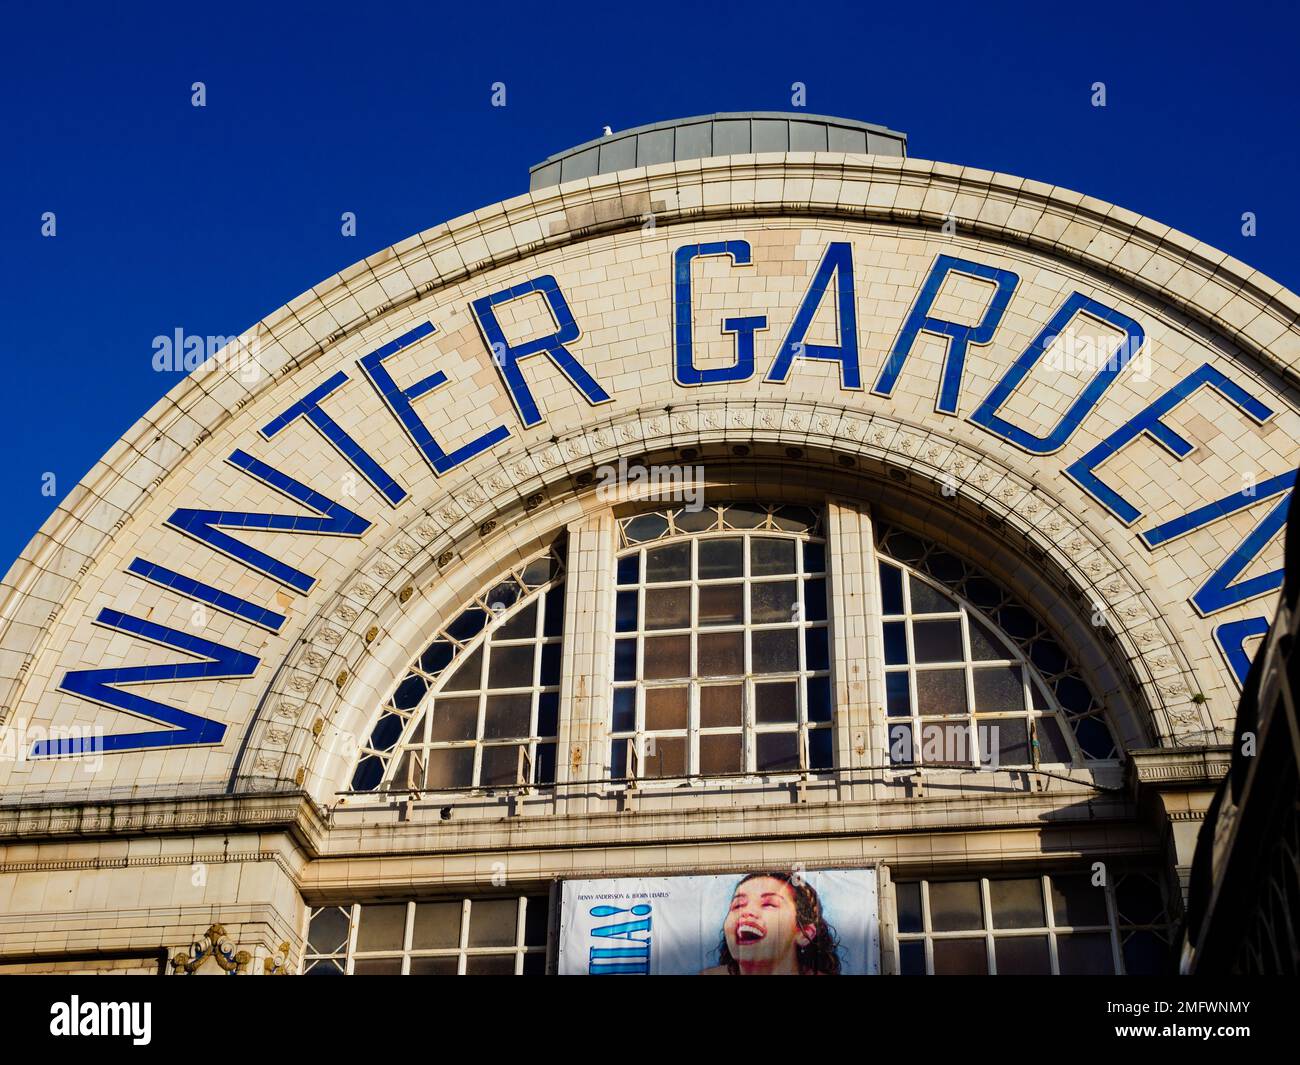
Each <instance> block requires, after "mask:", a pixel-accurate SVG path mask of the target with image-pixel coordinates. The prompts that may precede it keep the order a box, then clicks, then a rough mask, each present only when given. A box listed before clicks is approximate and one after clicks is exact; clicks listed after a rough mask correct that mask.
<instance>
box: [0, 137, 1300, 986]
mask: <svg viewBox="0 0 1300 1065" xmlns="http://www.w3.org/2000/svg"><path fill="white" fill-rule="evenodd" d="M905 144H906V142H905V138H904V137H902V135H900V134H896V133H892V132H891V131H888V130H884V129H881V128H879V127H874V126H867V125H865V124H862V123H856V122H849V121H844V120H840V119H821V118H817V117H816V116H806V115H781V114H766V113H762V114H746V115H722V116H712V117H708V118H698V119H688V120H683V121H681V122H676V123H667V124H661V125H658V126H653V127H645V128H643V129H639V130H633V131H630V132H628V133H624V134H618V135H615V136H612V137H606V138H603V139H602V140H600V141H597V142H593V143H592V144H589V145H583V146H580V147H579V148H576V149H573V150H572V151H570V152H566V153H562V154H561V155H560V156H557V157H554V158H553V159H550V160H547V161H546V162H545V163H543V164H540V165H539V166H538V167H535V168H534V169H533V175H532V181H531V191H530V192H529V193H528V194H526V195H523V196H520V197H517V198H515V199H512V200H507V201H505V202H504V203H500V204H497V205H494V206H491V207H487V208H484V209H483V210H480V211H476V212H475V213H473V214H472V215H468V216H465V217H463V218H460V219H457V220H455V221H453V222H450V223H447V224H445V225H440V226H437V227H435V228H433V229H430V230H427V231H425V232H423V233H421V234H418V235H416V236H413V237H411V238H410V239H408V240H406V241H403V242H402V243H400V244H398V245H396V246H394V247H392V248H389V249H387V250H385V251H383V252H380V253H378V254H376V255H373V256H371V257H370V258H369V259H367V260H365V261H364V262H361V263H358V264H356V265H355V266H353V267H351V268H349V269H347V270H345V271H343V272H342V273H341V274H339V275H338V276H336V277H333V278H330V279H329V280H327V281H325V282H323V283H321V284H320V285H318V286H316V287H315V288H314V289H312V290H311V291H309V292H307V293H305V294H303V295H302V296H300V297H298V298H297V299H295V300H294V301H292V302H291V303H289V304H288V305H287V306H286V307H284V308H283V309H282V310H280V311H278V312H276V313H275V314H273V315H271V316H270V317H268V318H267V319H266V320H264V321H263V322H261V323H259V324H258V325H257V326H255V327H254V328H253V329H252V330H250V331H249V332H248V333H247V334H245V335H244V336H243V337H241V338H240V339H239V340H238V341H237V342H235V343H232V344H231V345H229V346H227V347H226V348H225V349H223V350H222V351H220V352H218V353H216V355H214V356H213V357H212V358H211V359H209V360H207V361H206V362H204V363H203V364H202V365H200V366H198V367H197V368H195V369H194V370H193V372H192V373H190V374H189V375H188V376H187V377H186V378H185V379H184V380H183V381H182V382H181V383H180V384H178V385H177V386H176V387H175V388H174V389H172V390H171V391H170V392H169V393H168V394H167V395H166V396H165V397H164V398H163V399H161V400H160V401H159V402H158V404H157V405H156V406H155V407H154V408H153V409H152V410H151V411H149V412H148V414H146V415H145V416H144V418H142V419H141V420H140V422H138V423H137V425H136V426H135V427H134V428H133V429H132V430H131V431H130V432H129V433H128V434H127V435H126V436H125V437H123V439H122V440H121V441H120V442H119V443H118V444H117V446H115V447H114V448H113V449H112V450H111V451H110V452H109V453H108V454H107V455H106V456H105V457H104V459H103V460H102V461H101V462H100V463H99V464H98V465H97V466H96V467H95V468H94V470H92V472H91V473H90V474H89V475H88V476H87V477H86V479H85V480H84V481H83V482H82V483H81V484H80V485H78V486H77V488H75V489H74V490H73V491H72V493H71V494H70V495H69V496H68V498H67V499H66V500H65V501H64V503H63V504H62V506H61V507H60V508H59V509H58V511H57V512H56V513H55V514H54V515H53V516H52V517H51V519H50V520H49V521H48V522H47V523H46V525H45V526H44V528H43V529H42V530H41V531H40V532H39V533H38V534H37V536H36V537H35V539H33V540H32V542H31V544H30V545H29V546H28V548H27V549H26V551H25V552H24V553H23V555H22V557H21V558H20V559H19V560H18V561H17V563H16V564H15V565H14V566H13V567H12V569H11V570H10V571H9V573H8V575H7V577H6V578H5V580H4V583H3V588H2V589H0V594H2V596H3V598H2V599H0V626H2V629H0V746H2V750H3V760H2V761H0V971H7V972H58V971H139V972H160V971H175V972H187V971H201V972H204V971H213V972H224V971H228V970H229V971H248V972H254V973H262V972H303V971H305V972H310V973H313V974H324V973H329V974H338V973H384V972H388V973H396V972H403V973H413V974H414V973H467V974H476V973H507V972H509V973H524V974H530V973H542V972H550V971H556V970H557V969H560V968H564V969H565V971H574V966H575V964H577V963H575V962H574V961H573V959H574V958H575V957H577V956H579V955H581V958H582V959H587V958H588V957H589V956H590V958H592V959H594V958H595V956H596V952H595V950H594V948H593V952H592V953H591V954H590V955H588V953H587V948H586V946H584V945H583V944H568V943H566V941H565V936H566V935H570V934H571V933H572V932H573V913H574V912H576V911H574V910H573V909H572V906H574V905H577V904H578V903H579V902H581V901H584V900H586V899H588V898H590V897H593V896H590V895H583V894H580V893H578V892H576V891H575V889H574V885H576V884H578V883H580V882H581V883H588V882H591V881H602V882H603V881H624V882H633V883H638V882H645V881H646V880H647V879H649V878H654V879H656V880H658V879H665V878H677V877H727V878H730V879H729V880H728V881H727V884H728V885H730V884H732V883H735V882H736V881H737V880H738V878H739V876H741V875H744V874H748V873H751V872H755V871H767V872H773V873H783V874H786V875H791V876H793V877H794V880H795V881H796V882H798V881H800V880H802V879H803V877H804V876H807V877H809V878H810V879H811V878H813V877H815V876H818V875H825V876H829V875H830V874H832V873H835V872H836V871H851V870H859V871H867V872H869V873H870V880H869V883H870V885H871V888H870V898H867V897H866V895H862V896H861V897H860V898H859V902H861V905H862V906H863V907H864V908H865V909H866V910H868V911H869V915H868V916H869V918H870V920H869V922H868V924H869V927H870V933H869V939H868V940H864V942H865V943H866V946H865V947H864V953H863V955H862V957H863V958H865V961H860V963H859V967H860V968H863V969H864V971H879V972H883V973H887V974H889V973H899V972H902V973H926V972H933V973H949V972H990V973H996V972H1001V973H1007V972H1043V973H1056V972H1062V973H1069V972H1115V973H1124V972H1130V973H1136V972H1150V971H1164V970H1169V969H1171V968H1172V967H1173V965H1174V958H1175V956H1176V948H1177V944H1176V938H1177V928H1178V921H1179V919H1180V915H1181V912H1182V906H1183V899H1184V896H1185V891H1186V886H1187V877H1188V872H1189V868H1190V863H1191V853H1192V848H1193V845H1194V842H1195V836H1196V833H1197V830H1198V828H1199V825H1200V823H1201V818H1202V815H1203V814H1204V811H1205V808H1206V806H1207V804H1208V803H1209V801H1210V799H1211V797H1212V795H1213V791H1214V788H1215V787H1216V785H1217V782H1218V780H1219V779H1220V778H1221V777H1222V775H1223V772H1224V770H1225V768H1226V766H1227V763H1228V757H1229V753H1230V746H1229V745H1230V743H1231V740H1232V734H1233V722H1234V715H1235V710H1236V705H1237V701H1238V698H1239V695H1240V690H1241V683H1242V680H1243V679H1244V677H1245V675H1246V671H1247V669H1248V666H1249V662H1250V659H1251V656H1252V654H1253V653H1254V650H1255V648H1256V647H1257V646H1258V645H1259V643H1260V642H1261V640H1262V638H1263V637H1264V634H1265V632H1266V630H1267V627H1268V619H1270V618H1271V617H1272V616H1273V612H1274V610H1275V608H1276V604H1277V593H1278V589H1279V588H1280V587H1281V583H1282V574H1281V568H1280V567H1281V559H1282V546H1281V536H1280V532H1281V529H1282V525H1283V523H1284V521H1285V517H1286V512H1287V506H1288V505H1289V500H1290V493H1291V489H1292V486H1293V483H1294V477H1295V472H1294V471H1295V469H1296V466H1297V463H1298V462H1300V444H1298V443H1297V441H1298V440H1300V392H1298V391H1297V386H1298V384H1300V378H1298V377H1297V366H1298V365H1300V325H1297V321H1298V313H1300V300H1298V299H1297V297H1296V296H1295V295H1294V294H1292V293H1290V292H1288V291H1286V290H1284V289H1282V288H1281V287H1280V286H1279V285H1277V284H1276V283H1275V282H1273V281H1271V280H1269V279H1268V278H1266V277H1264V276H1262V275H1261V274H1259V273H1258V272H1256V271H1253V270H1252V269H1251V268H1249V267H1248V266H1245V265H1244V264H1242V263H1240V262H1238V261H1236V260H1234V259H1232V258H1230V257H1228V256H1226V255H1224V254H1223V253H1221V252H1217V251H1215V250H1214V249H1212V248H1209V247H1207V246H1206V245H1204V244H1202V243H1200V242H1198V241H1196V240H1195V239H1193V238H1190V237H1187V236H1184V235H1183V234H1181V233H1178V232H1176V231H1174V230H1171V229H1169V228H1168V227H1167V226H1164V225H1161V224H1159V223H1156V222H1153V221H1151V220H1149V219H1145V218H1141V217H1139V216H1137V215H1135V214H1133V213H1132V212H1129V211H1126V210H1124V209H1123V208H1120V207H1115V206H1111V205H1109V204H1105V203H1102V202H1099V201H1097V200H1094V199H1092V198H1090V197H1087V196H1083V195H1080V194H1078V193H1075V192H1071V191H1069V190H1066V189H1062V188H1053V187H1050V186H1047V185H1043V184H1041V183H1038V182H1035V181H1031V180H1025V179H1021V178H1016V177H1009V176H1007V175H1003V174H994V173H990V172H987V171H981V170H973V169H970V168H963V167H960V166H953V165H948V164H943V163H932V162H925V161H919V160H915V159H910V158H907V157H906V151H905ZM836 882H837V883H838V881H836ZM867 882H868V881H861V883H867ZM826 883H828V884H829V883H830V881H829V880H827V881H826ZM845 883H849V881H847V880H846V881H845ZM853 883H859V882H858V881H854V882H853ZM727 890H728V891H729V890H730V888H729V887H728V889H727ZM846 890H857V889H846ZM611 897H613V895H611ZM618 897H619V898H625V897H626V896H625V895H619V896H618ZM855 897H856V896H855ZM615 908H617V907H611V910H612V909H615ZM644 908H645V911H646V913H647V914H649V911H650V909H651V905H650V904H649V903H645V904H644ZM621 909H623V910H627V911H628V912H629V913H630V910H631V908H630V907H622V908H621ZM592 912H595V911H594V910H592ZM638 916H639V914H638ZM718 917H719V920H721V914H718ZM841 920H843V911H841ZM651 921H652V918H650V917H647V918H646V920H645V921H644V922H643V924H644V925H649V924H651ZM566 922H567V924H566ZM868 924H864V925H863V926H862V927H864V928H867V927H868ZM655 927H663V922H662V921H661V922H660V925H658V926H655ZM841 931H843V930H841ZM648 934H649V933H645V934H642V933H640V932H626V933H623V939H624V941H625V942H624V946H625V947H628V949H629V950H630V951H631V953H630V954H629V955H628V956H629V957H633V958H634V962H630V963H628V967H627V968H626V969H624V970H622V971H640V969H639V968H638V965H639V964H640V962H641V961H642V960H644V958H645V957H648V956H649V953H650V949H649V947H644V946H643V944H644V940H645V939H646V938H648ZM566 946H567V948H568V951H569V953H568V961H567V962H565V961H564V959H563V957H562V956H563V955H564V953H565V952H564V950H562V947H566ZM575 952H576V953H575ZM638 952H640V955H638ZM724 961H725V958H724ZM647 964H648V963H647ZM650 967H651V968H653V966H650ZM595 968H596V966H595V963H594V961H593V962H592V965H591V969H593V970H594V969H595ZM724 968H725V966H724ZM655 971H658V970H655ZM846 971H847V970H846Z"/></svg>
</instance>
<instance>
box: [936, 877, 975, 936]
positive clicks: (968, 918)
mask: <svg viewBox="0 0 1300 1065" xmlns="http://www.w3.org/2000/svg"><path fill="white" fill-rule="evenodd" d="M981 913H982V910H981V907H980V885H979V881H978V880H935V881H931V882H930V927H931V928H932V929H933V930H934V931H936V932H961V931H964V930H965V929H967V928H983V927H984V918H983V917H982V916H981Z"/></svg>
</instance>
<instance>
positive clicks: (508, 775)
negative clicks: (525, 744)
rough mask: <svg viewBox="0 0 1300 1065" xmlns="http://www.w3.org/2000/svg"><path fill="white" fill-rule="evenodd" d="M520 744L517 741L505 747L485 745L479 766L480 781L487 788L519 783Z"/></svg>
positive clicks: (510, 785)
mask: <svg viewBox="0 0 1300 1065" xmlns="http://www.w3.org/2000/svg"><path fill="white" fill-rule="evenodd" d="M520 750H521V748H520V746H519V745H518V744H517V743H510V744H506V745H505V746H504V747H484V748H483V760H482V763H481V765H480V767H479V783H480V784H481V785H482V786H483V787H485V788H509V787H513V786H514V785H515V784H517V783H519V780H520V776H521V772H520V765H519V751H520Z"/></svg>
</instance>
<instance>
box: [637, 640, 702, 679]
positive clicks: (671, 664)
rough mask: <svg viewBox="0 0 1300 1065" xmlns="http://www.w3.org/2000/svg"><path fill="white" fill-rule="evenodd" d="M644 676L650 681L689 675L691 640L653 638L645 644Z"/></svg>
mask: <svg viewBox="0 0 1300 1065" xmlns="http://www.w3.org/2000/svg"><path fill="white" fill-rule="evenodd" d="M645 675H646V677H647V678H648V679H651V680H660V679H668V678H670V677H689V676H690V675H691V638H690V637H689V636H653V637H647V638H646V642H645Z"/></svg>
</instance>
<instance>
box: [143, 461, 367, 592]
mask: <svg viewBox="0 0 1300 1065" xmlns="http://www.w3.org/2000/svg"><path fill="white" fill-rule="evenodd" d="M226 461H228V462H229V463H230V464H231V465H232V466H235V467H236V468H237V469H241V470H243V471H244V472H245V473H248V474H251V475H252V476H253V477H256V478H257V479H258V480H259V481H261V482H262V483H263V484H265V485H268V486H269V487H271V488H274V489H275V490H276V491H278V492H282V493H284V494H285V495H286V496H288V497H289V498H290V499H293V500H296V501H297V502H299V503H301V504H302V505H303V506H304V507H308V508H310V509H311V510H314V511H315V512H316V513H317V514H318V515H319V517H315V518H311V517H300V516H298V515H295V514H250V513H246V512H244V511H238V510H186V509H181V510H177V511H175V512H174V513H173V514H172V516H171V517H170V518H168V519H167V524H168V525H170V526H171V527H172V528H173V529H177V530H179V531H180V532H183V533H185V534H186V535H187V536H192V537H194V539H196V540H201V541H203V542H204V543H205V544H207V545H208V546H209V547H213V548H216V550H218V551H220V552H221V553H222V554H225V555H229V556H230V557H232V558H235V559H238V560H239V561H240V562H242V563H244V564H245V565H246V566H250V567H252V568H253V569H255V570H257V571H259V572H260V573H265V574H266V575H267V576H268V577H270V578H272V579H273V580H277V581H279V582H280V583H281V584H285V585H288V586H289V587H290V588H292V589H294V590H295V591H297V592H301V593H302V594H303V595H306V594H307V593H308V592H310V591H311V588H312V585H314V584H315V583H316V578H315V577H309V576H308V575H307V574H306V573H303V572H302V571H301V570H299V569H295V568H294V567H293V566H290V565H289V564H288V563H285V562H281V561H279V560H278V559H275V558H272V557H271V556H270V555H268V554H266V553H265V552H262V551H258V550H257V549H256V548H253V547H250V546H249V545H248V544H246V543H243V542H242V541H240V540H236V539H235V538H234V537H233V536H229V535H227V534H226V533H224V532H221V530H222V529H258V530H262V531H264V532H292V533H313V534H317V535H329V536H361V535H362V534H363V533H364V532H365V531H366V530H367V529H369V528H370V525H371V523H370V522H368V521H366V519H365V518H363V517H361V516H360V515H359V514H354V513H353V512H352V511H350V510H348V508H347V507H345V506H343V504H341V503H335V502H334V501H333V500H332V499H329V498H328V497H326V496H323V495H321V494H320V493H319V492H316V491H313V490H312V489H310V488H308V487H307V486H306V485H305V484H300V483H299V482H297V481H295V480H294V479H293V478H292V477H287V476H285V475H284V474H283V473H281V472H280V471H279V470H276V469H272V468H271V467H270V466H268V465H267V464H266V463H264V462H260V461H258V460H257V459H255V458H253V457H252V456H251V455H248V454H245V453H244V452H243V451H239V450H236V451H235V452H234V453H233V454H232V455H231V456H230V458H229V459H227V460H226Z"/></svg>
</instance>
